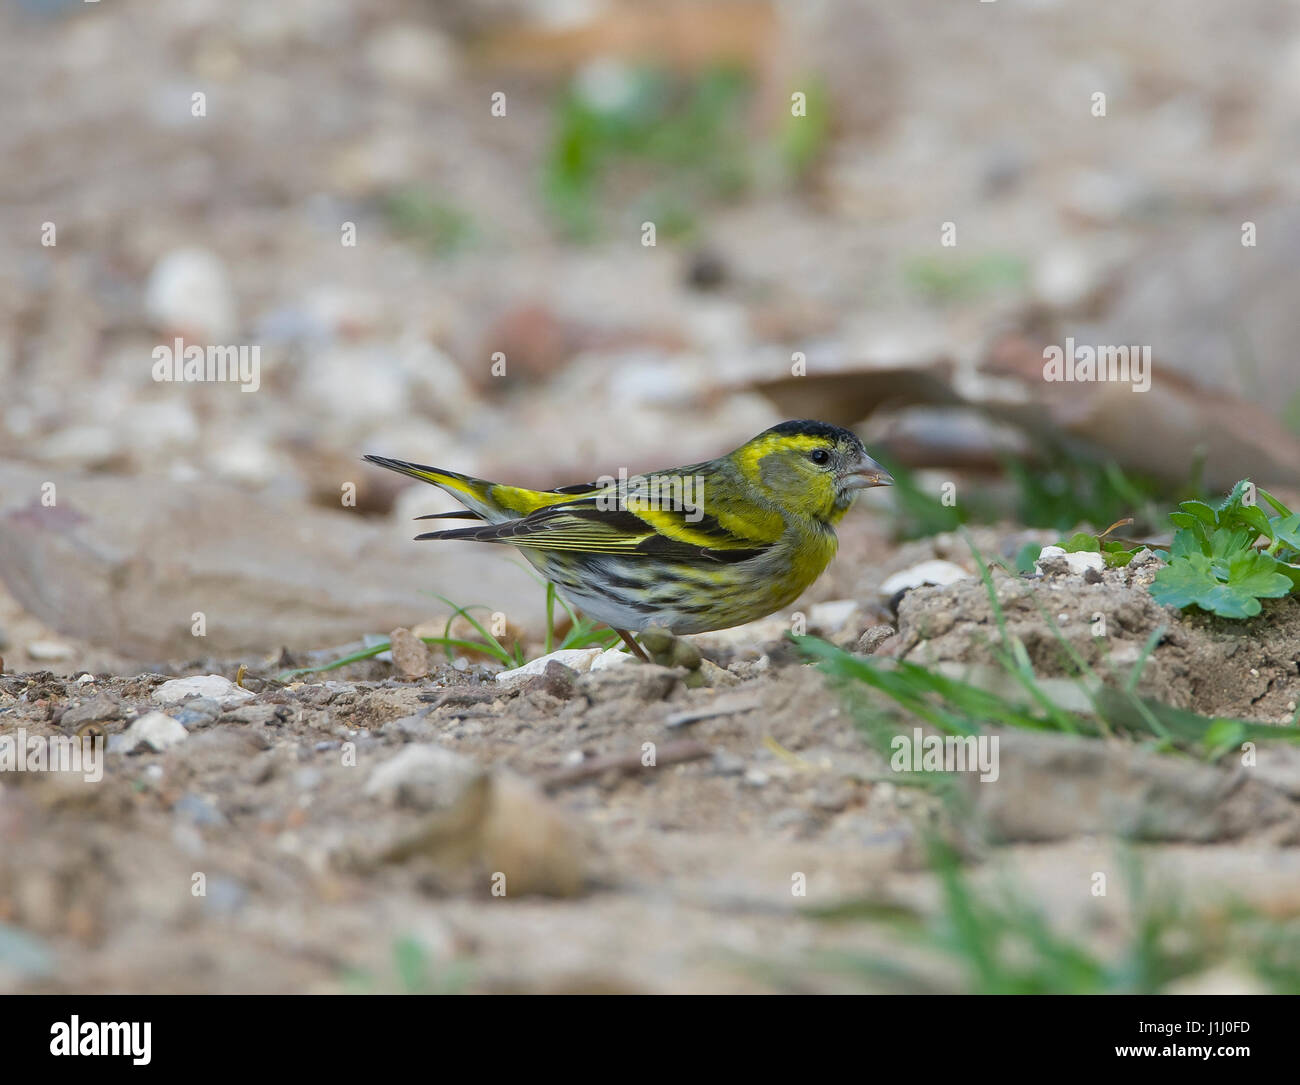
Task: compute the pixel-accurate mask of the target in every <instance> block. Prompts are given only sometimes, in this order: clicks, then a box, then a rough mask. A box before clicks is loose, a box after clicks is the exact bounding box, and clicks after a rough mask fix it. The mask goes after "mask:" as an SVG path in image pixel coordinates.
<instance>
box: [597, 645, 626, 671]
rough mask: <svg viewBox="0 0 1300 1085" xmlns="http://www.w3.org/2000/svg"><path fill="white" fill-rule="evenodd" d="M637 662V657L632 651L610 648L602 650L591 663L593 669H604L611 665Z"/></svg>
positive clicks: (618, 665)
mask: <svg viewBox="0 0 1300 1085" xmlns="http://www.w3.org/2000/svg"><path fill="white" fill-rule="evenodd" d="M634 662H636V657H635V656H633V655H632V653H631V652H625V651H623V649H622V648H610V649H608V650H607V651H604V652H601V653H600V655H598V656H597V657H596V658H595V659H594V660H593V661H592V664H591V669H592V670H593V671H603V670H606V669H608V668H610V667H621V666H623V665H624V664H626V663H634Z"/></svg>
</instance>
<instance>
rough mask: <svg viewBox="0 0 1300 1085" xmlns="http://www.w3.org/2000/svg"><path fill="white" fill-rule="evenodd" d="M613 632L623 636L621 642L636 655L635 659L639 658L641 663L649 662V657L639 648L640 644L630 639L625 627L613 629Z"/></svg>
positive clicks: (630, 636)
mask: <svg viewBox="0 0 1300 1085" xmlns="http://www.w3.org/2000/svg"><path fill="white" fill-rule="evenodd" d="M614 632H615V633H617V634H618V635H619V636H620V637H622V638H623V643H624V644H626V645H627V646H628V648H629V649H630V650H631V652H632V654H633V655H634V656H636V657H637V659H639V660H640V661H641V662H642V663H649V662H650V657H649V656H648V655H646V654H645V652H644V651H643V650H642V649H641V645H639V644H637V642H636V641H634V640H633V639H632V634H631V633H629V632H628V631H627V630H626V629H615V630H614Z"/></svg>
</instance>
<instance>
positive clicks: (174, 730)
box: [109, 712, 189, 753]
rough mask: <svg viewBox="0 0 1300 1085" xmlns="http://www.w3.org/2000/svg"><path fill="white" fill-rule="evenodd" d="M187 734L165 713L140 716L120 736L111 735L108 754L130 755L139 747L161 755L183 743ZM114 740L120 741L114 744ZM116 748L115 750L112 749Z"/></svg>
mask: <svg viewBox="0 0 1300 1085" xmlns="http://www.w3.org/2000/svg"><path fill="white" fill-rule="evenodd" d="M188 736H189V733H188V732H187V731H186V730H185V728H184V727H182V726H181V725H180V724H179V723H177V722H176V720H174V719H172V718H171V716H168V715H167V714H166V713H165V712H150V713H149V714H148V715H146V716H141V717H140V718H139V719H138V720H136V721H135V722H134V723H133V724H131V726H130V727H128V728H127V729H126V730H125V731H123V732H122V733H121V734H120V735H113V736H111V738H110V740H109V750H110V752H121V753H131V752H132V751H133V750H136V749H139V748H140V747H141V746H148V747H149V749H151V750H155V751H157V752H158V753H162V752H163V751H164V750H169V749H171V747H173V746H175V745H177V744H178V743H181V742H184V741H185V739H186V738H187V737H188ZM114 739H118V740H120V741H118V742H114V741H113V740H114ZM114 746H117V750H114V749H113V747H114Z"/></svg>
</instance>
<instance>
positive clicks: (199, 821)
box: [172, 793, 226, 825]
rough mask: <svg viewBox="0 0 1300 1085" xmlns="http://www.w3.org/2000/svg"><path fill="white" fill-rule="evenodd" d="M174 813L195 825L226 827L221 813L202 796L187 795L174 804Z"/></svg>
mask: <svg viewBox="0 0 1300 1085" xmlns="http://www.w3.org/2000/svg"><path fill="white" fill-rule="evenodd" d="M172 813H174V814H176V815H177V816H178V817H182V818H184V819H185V820H186V821H189V822H191V823H192V824H194V825H224V824H226V819H225V817H224V816H223V815H222V813H221V811H220V810H218V809H217V808H216V807H215V806H213V805H212V803H210V802H209V801H208V800H207V799H205V798H204V797H203V796H202V795H195V794H193V793H187V794H185V795H182V796H181V797H180V798H179V799H177V800H176V801H175V802H174V803H173V804H172Z"/></svg>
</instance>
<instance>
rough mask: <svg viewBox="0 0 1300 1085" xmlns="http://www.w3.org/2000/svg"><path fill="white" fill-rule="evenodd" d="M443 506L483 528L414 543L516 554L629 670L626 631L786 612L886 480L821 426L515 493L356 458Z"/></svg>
mask: <svg viewBox="0 0 1300 1085" xmlns="http://www.w3.org/2000/svg"><path fill="white" fill-rule="evenodd" d="M366 459H367V460H369V461H370V462H371V463H374V464H378V465H379V466H380V467H386V468H388V469H389V470H390V471H397V472H400V473H401V474H403V475H409V476H411V477H412V478H418V479H421V480H423V481H424V482H431V483H433V484H434V485H435V486H439V487H441V488H442V489H444V490H446V491H447V492H448V493H450V494H451V495H452V496H454V497H456V498H457V499H458V500H459V501H461V502H462V503H463V504H464V505H465V506H466V509H467V511H464V512H451V513H438V514H436V515H433V516H422V517H419V519H422V520H436V519H443V518H454V519H471V520H485V521H486V523H484V524H481V525H477V526H475V527H464V528H457V529H454V530H451V531H432V532H429V533H427V534H424V535H418V536H416V537H417V538H418V539H473V540H475V541H477V542H492V543H507V544H509V545H511V546H516V547H518V548H519V549H520V551H521V552H522V553H523V554H524V556H525V557H526V558H527V559H528V560H529V561H530V562H531V563H532V564H533V566H534V567H535V568H536V569H537V570H538V571H539V572H540V573H541V574H542V575H543V576H544V577H546V579H547V580H549V581H551V582H552V583H553V584H554V585H555V587H556V589H557V590H558V591H559V592H560V594H562V595H563V596H564V597H565V598H566V599H567V600H568V601H569V602H570V603H571V604H573V605H574V606H575V607H577V608H578V609H580V610H582V611H583V612H584V613H585V614H587V615H588V616H589V617H591V618H594V619H596V620H597V621H601V622H604V623H605V624H606V625H608V626H610V627H611V628H612V629H614V630H615V631H617V632H618V634H619V635H620V636H621V637H622V638H623V640H624V641H625V642H626V643H627V645H628V647H629V648H631V649H632V651H633V652H635V653H636V655H638V656H640V657H641V658H642V659H644V658H645V655H644V654H643V653H642V651H641V649H640V647H639V646H638V645H637V644H636V642H635V641H633V640H632V637H631V632H632V631H644V630H646V629H648V628H650V627H657V628H662V629H667V630H669V631H670V632H672V633H704V632H708V631H710V630H714V629H726V628H727V627H728V626H733V625H740V624H741V623H743V622H749V621H753V620H754V619H756V618H761V617H763V616H765V615H767V614H771V613H772V612H773V611H775V610H780V609H781V608H782V607H784V606H786V605H787V604H789V603H792V602H793V601H794V600H795V599H797V598H798V597H799V595H801V594H802V593H803V591H804V589H806V588H807V587H808V586H809V585H810V584H811V583H812V582H813V581H814V580H816V579H817V578H818V577H819V576H820V575H821V574H822V572H823V570H824V569H825V568H826V566H827V565H829V564H830V561H831V558H833V557H834V556H835V549H836V545H837V540H836V537H835V525H836V524H837V523H838V522H839V520H840V518H841V517H842V516H843V515H844V514H845V512H847V511H848V509H849V506H851V505H852V504H853V500H854V498H855V497H857V494H858V491H859V490H863V489H866V488H868V487H871V486H888V485H890V484H891V483H892V482H893V479H892V478H891V477H890V476H889V473H888V472H887V471H886V470H885V469H884V468H883V467H881V466H880V464H878V463H876V461H875V460H873V459H872V458H871V457H870V456H868V455H867V452H866V449H864V448H863V447H862V442H861V441H860V440H858V438H857V436H856V435H854V434H852V433H850V432H849V431H848V430H846V429H841V428H840V427H839V426H831V425H827V424H826V423H825V422H807V421H795V422H782V423H781V424H780V425H779V426H773V427H772V428H771V429H769V430H765V431H764V432H763V433H760V434H759V435H758V436H757V437H755V438H754V439H753V440H752V441H748V442H747V443H745V444H743V445H741V446H740V447H739V448H738V449H736V450H735V451H734V452H731V453H728V454H727V455H725V456H721V457H719V458H718V459H716V460H710V461H709V462H708V463H696V464H691V465H689V466H686V467H676V468H672V469H670V470H667V471H660V472H657V473H654V474H647V475H634V476H632V477H627V476H626V474H623V475H621V477H620V478H617V479H615V478H609V477H606V478H603V479H599V480H597V481H596V482H594V483H590V484H588V485H580V486H562V487H560V488H558V489H555V490H525V489H522V488H520V487H517V486H506V485H504V484H502V483H497V482H484V481H483V480H481V479H477V478H470V477H469V476H467V475H460V474H457V473H455V472H454V471H443V470H441V469H439V468H436V467H424V466H422V465H420V464H415V463H406V462H404V461H402V460H391V459H387V458H386V457H383V456H366Z"/></svg>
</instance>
